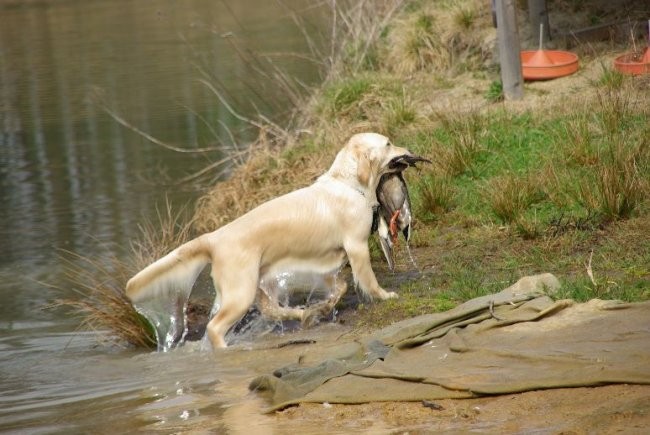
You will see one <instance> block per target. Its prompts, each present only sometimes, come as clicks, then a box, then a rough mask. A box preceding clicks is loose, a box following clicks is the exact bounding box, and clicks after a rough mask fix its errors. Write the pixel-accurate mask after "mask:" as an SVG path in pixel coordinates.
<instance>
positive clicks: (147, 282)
mask: <svg viewBox="0 0 650 435" xmlns="http://www.w3.org/2000/svg"><path fill="white" fill-rule="evenodd" d="M413 160H415V161H417V160H419V158H418V157H416V156H414V155H412V154H411V153H410V152H409V151H408V150H406V149H404V148H399V147H396V146H393V145H392V144H391V143H390V141H389V140H388V138H387V137H385V136H382V135H380V134H376V133H362V134H356V135H354V136H352V138H351V139H350V140H349V142H348V143H347V144H346V145H345V146H344V147H343V149H341V151H339V153H338V154H337V156H336V158H335V160H334V163H333V164H332V166H331V167H330V169H329V170H328V171H327V172H326V173H325V174H323V175H321V176H320V177H319V178H318V179H317V180H316V182H315V183H314V184H312V185H311V186H308V187H305V188H302V189H299V190H296V191H293V192H291V193H288V194H286V195H283V196H280V197H278V198H275V199H272V200H270V201H268V202H266V203H263V204H262V205H260V206H258V207H257V208H255V209H253V210H251V211H249V212H248V213H246V214H245V215H243V216H241V217H239V218H238V219H235V220H234V221H232V222H230V223H229V224H227V225H225V226H223V227H221V228H219V229H218V230H216V231H214V232H212V233H208V234H204V235H202V236H199V237H197V238H196V239H194V240H192V241H190V242H187V243H185V244H183V245H182V246H180V247H178V248H176V249H175V250H173V251H172V252H170V253H169V254H167V255H166V256H165V257H163V258H161V259H159V260H157V261H156V262H154V263H153V264H151V265H149V266H148V267H146V268H145V269H143V270H142V271H140V272H139V273H138V274H137V275H135V276H134V277H133V278H131V279H130V280H129V282H128V283H127V285H126V293H127V295H128V297H129V298H130V299H131V301H133V302H134V303H137V302H139V301H143V300H145V299H149V298H154V297H156V296H157V295H160V294H164V293H169V292H184V293H185V294H186V295H188V296H189V292H190V291H191V288H192V285H193V284H194V281H195V280H196V278H197V277H198V275H199V273H200V272H201V270H202V269H203V268H204V267H205V266H206V265H207V264H208V263H211V264H212V271H211V275H212V279H213V281H214V286H215V289H216V290H217V293H218V297H219V298H220V300H219V306H220V308H219V310H218V312H217V313H216V315H215V316H214V317H213V318H212V319H211V320H210V322H209V323H208V326H207V334H208V337H209V339H210V341H211V343H212V346H213V347H214V348H220V347H226V341H225V339H224V336H225V334H226V333H227V332H228V330H229V329H230V328H231V327H232V326H233V325H234V324H235V323H236V322H237V321H238V320H239V319H240V318H241V317H242V316H243V315H244V314H245V313H246V312H247V310H248V309H249V307H250V306H251V305H252V304H253V303H254V302H255V299H256V295H257V294H258V288H259V284H260V281H261V280H264V279H265V278H269V279H271V278H272V277H274V276H277V275H278V274H279V273H282V272H287V271H289V272H297V273H300V272H308V273H316V274H324V275H325V274H328V273H331V272H332V271H334V270H337V269H338V268H340V267H341V266H342V265H343V263H344V261H345V260H346V257H347V259H348V260H349V262H350V266H351V267H352V273H353V275H354V279H355V282H356V283H357V284H358V285H359V287H360V288H361V290H362V291H363V292H364V293H365V294H366V295H368V296H370V297H373V298H377V299H389V298H396V297H397V294H396V293H394V292H387V291H386V290H384V289H383V288H381V287H380V285H379V283H378V282H377V279H376V278H375V274H374V272H373V270H372V266H371V265H370V253H369V250H368V238H369V236H370V231H371V225H372V220H373V208H374V207H376V205H377V198H376V193H375V191H376V189H377V184H378V183H379V179H380V177H381V176H382V175H383V174H385V173H389V172H393V171H398V170H403V169H404V167H405V166H404V165H407V166H408V162H412V161H413ZM338 291H339V294H338V295H336V300H338V298H339V297H340V295H341V293H343V292H344V291H345V286H343V287H342V288H341V287H340V286H339V289H338ZM261 302H262V303H261V305H262V307H261V308H260V309H261V310H262V311H263V312H264V311H267V312H271V313H274V314H275V316H276V317H278V318H283V319H288V318H297V319H300V318H301V317H302V316H304V315H305V311H303V310H301V309H297V308H293V309H292V308H281V307H279V306H277V304H276V303H274V302H273V301H270V300H269V299H268V297H267V298H262V300H261ZM332 306H333V305H332Z"/></svg>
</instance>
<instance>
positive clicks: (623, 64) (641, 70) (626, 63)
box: [614, 47, 650, 75]
mask: <svg viewBox="0 0 650 435" xmlns="http://www.w3.org/2000/svg"><path fill="white" fill-rule="evenodd" d="M614 68H616V69H617V70H619V71H620V72H622V73H623V74H632V75H640V74H648V73H650V47H648V48H646V49H645V52H643V54H639V53H627V54H624V55H622V56H619V57H617V58H616V59H614Z"/></svg>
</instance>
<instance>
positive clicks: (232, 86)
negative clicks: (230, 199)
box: [0, 0, 331, 432]
mask: <svg viewBox="0 0 650 435" xmlns="http://www.w3.org/2000/svg"><path fill="white" fill-rule="evenodd" d="M328 4H329V3H328V2H325V3H320V2H319V3H315V2H310V1H307V0H287V1H282V2H280V1H278V2H274V1H271V2H269V1H264V0H238V1H230V0H221V1H215V0H149V1H138V0H40V1H37V0H0V247H1V248H2V252H1V254H0V391H2V394H1V395H0V430H15V431H19V430H29V431H30V432H53V431H55V432H59V431H73V432H78V431H93V432H108V431H110V432H116V431H126V430H131V429H136V428H142V429H145V430H160V431H172V430H177V429H178V428H181V427H185V428H187V427H188V426H183V425H184V424H189V423H192V422H193V421H201V419H209V420H210V421H211V424H210V425H206V426H204V427H211V428H218V427H219V424H221V423H219V422H220V420H219V419H220V418H221V416H222V414H223V413H224V409H223V406H224V404H226V403H229V402H228V401H231V402H232V400H233V398H234V397H239V396H238V395H239V394H241V391H237V392H236V393H232V394H231V393H227V394H226V393H223V392H222V393H223V394H216V393H215V392H219V391H220V388H221V389H222V388H223V387H220V386H221V385H222V384H224V379H225V378H228V379H231V380H233V379H235V380H237V379H246V378H247V377H248V376H250V375H251V373H250V370H249V369H244V368H242V365H241V364H239V363H235V364H232V365H227V364H225V363H224V364H221V365H220V364H219V361H216V360H215V359H214V357H213V356H212V354H211V353H209V352H208V353H206V352H199V351H194V350H192V349H179V350H176V351H174V352H170V353H168V354H149V353H144V354H143V353H142V352H134V351H125V350H118V349H113V348H110V347H106V346H102V345H98V344H97V341H96V336H95V335H94V334H93V333H91V332H82V331H79V330H78V326H79V321H78V319H72V318H70V317H69V316H68V315H67V314H66V312H63V311H57V310H45V309H44V307H45V306H46V305H47V304H48V303H50V302H51V301H52V300H53V299H54V298H56V297H62V296H63V297H75V294H74V293H73V292H72V291H71V290H67V289H68V288H69V286H68V283H67V280H66V277H65V273H64V268H63V267H62V260H61V258H62V257H65V256H66V255H67V254H66V252H73V253H75V254H78V255H81V256H84V257H88V258H93V259H94V258H97V259H101V258H108V257H110V256H116V257H118V258H119V257H120V256H124V255H126V254H127V253H128V252H129V249H130V243H131V241H132V240H133V239H134V238H137V237H138V236H139V234H140V232H139V229H138V225H139V224H140V223H141V222H143V221H144V220H146V219H155V216H156V208H157V207H158V208H160V207H164V204H165V201H166V200H169V201H170V202H171V204H172V206H173V207H174V208H175V209H179V208H180V207H182V206H183V205H185V204H189V207H190V208H191V207H192V204H193V201H194V200H195V199H196V198H197V195H198V194H199V193H200V191H201V188H207V187H209V186H210V182H212V181H214V179H216V177H217V176H218V172H217V171H216V170H215V171H212V172H211V173H209V174H208V175H207V177H204V178H201V179H197V180H194V181H193V182H184V183H179V182H178V181H179V180H181V179H185V178H188V177H189V176H191V175H192V174H193V173H195V172H196V171H198V170H200V169H202V168H204V167H206V166H207V165H208V164H210V163H211V162H214V161H217V160H219V159H220V158H221V157H222V156H223V153H222V152H220V151H219V150H216V151H213V152H209V153H189V152H186V153H179V152H175V151H171V150H169V149H166V148H164V147H163V146H161V145H158V144H154V143H152V142H151V141H149V140H147V139H146V138H145V137H144V136H143V135H142V134H139V133H137V132H136V131H135V129H138V130H140V131H143V132H146V133H147V134H150V135H152V136H154V137H155V138H157V139H159V140H160V141H161V142H164V143H166V144H169V145H172V146H174V147H182V148H186V149H190V150H192V149H194V150H197V149H200V148H206V147H217V148H219V147H221V149H223V148H224V147H228V146H232V145H233V142H232V140H231V134H233V135H235V136H236V138H237V142H238V143H239V145H241V144H244V143H245V142H246V140H247V139H248V138H249V136H248V135H249V134H251V133H249V132H247V130H246V127H247V126H246V125H245V124H243V123H242V122H241V121H238V120H237V118H236V117H235V116H234V115H233V113H231V112H230V111H229V110H228V109H227V108H226V107H225V106H224V104H223V103H221V102H220V101H219V99H218V98H217V96H216V95H215V94H214V93H213V92H212V91H211V89H210V86H211V87H214V88H216V89H219V91H220V93H221V95H222V96H223V97H224V98H226V99H227V101H228V103H229V105H230V106H232V108H234V109H235V110H236V111H237V112H238V113H241V114H242V115H244V116H254V114H255V113H256V112H260V113H263V114H266V115H268V116H270V117H272V118H273V119H274V120H276V121H279V122H282V120H283V118H284V117H286V116H287V115H288V112H289V110H290V108H291V97H290V96H288V95H287V93H286V92H285V91H284V90H283V89H282V88H281V87H279V86H278V85H277V84H276V83H275V82H274V81H273V80H270V79H269V78H268V76H272V75H273V74H275V73H277V70H276V69H275V68H278V70H282V71H284V72H286V73H287V74H288V75H289V76H294V77H297V78H298V79H299V80H300V81H301V82H302V83H305V84H307V85H309V84H313V83H317V82H318V80H319V71H318V68H317V65H316V63H315V62H312V61H309V60H307V59H306V58H307V57H309V56H310V54H311V53H310V51H309V50H310V48H309V44H308V43H307V41H306V39H305V36H304V32H305V31H306V32H307V33H309V34H310V35H312V36H313V37H314V39H315V40H317V41H321V44H323V42H322V41H325V40H326V36H324V35H327V34H328V30H327V26H328V23H329V20H330V19H331V17H330V10H329V6H328ZM294 14H297V15H299V16H300V17H301V20H302V23H303V24H302V27H303V28H302V29H301V28H299V27H298V26H297V25H296V24H295V20H294V19H293V18H292V16H293V15H294ZM207 84H209V86H207ZM118 117H119V118H120V119H122V120H123V122H118V119H117V118H118ZM129 126H131V127H129ZM190 178H191V177H190ZM215 212H218V210H217V211H215ZM43 282H45V283H48V284H50V285H52V286H55V287H59V288H60V289H59V290H57V291H54V290H52V289H51V287H49V286H46V285H43ZM224 385H225V384H224ZM224 424H225V423H224ZM190 427H191V426H190Z"/></svg>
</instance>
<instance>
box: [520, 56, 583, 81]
mask: <svg viewBox="0 0 650 435" xmlns="http://www.w3.org/2000/svg"><path fill="white" fill-rule="evenodd" d="M521 66H522V70H523V75H524V79H525V80H550V79H554V78H557V77H563V76H568V75H570V74H573V73H574V72H576V71H578V56H577V55H576V54H574V53H571V52H568V51H558V50H534V51H522V52H521Z"/></svg>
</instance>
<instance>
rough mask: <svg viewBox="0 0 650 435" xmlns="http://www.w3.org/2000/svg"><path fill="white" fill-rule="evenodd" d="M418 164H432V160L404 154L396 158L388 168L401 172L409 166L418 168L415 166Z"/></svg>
mask: <svg viewBox="0 0 650 435" xmlns="http://www.w3.org/2000/svg"><path fill="white" fill-rule="evenodd" d="M418 162H425V163H431V160H429V159H425V158H424V157H420V156H416V155H413V154H403V155H401V156H397V157H394V158H393V159H392V160H391V161H390V162H389V163H388V168H389V169H392V170H394V171H396V172H401V171H403V170H405V169H406V168H408V167H409V166H412V167H414V168H415V167H417V166H415V164H416V163H418Z"/></svg>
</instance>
